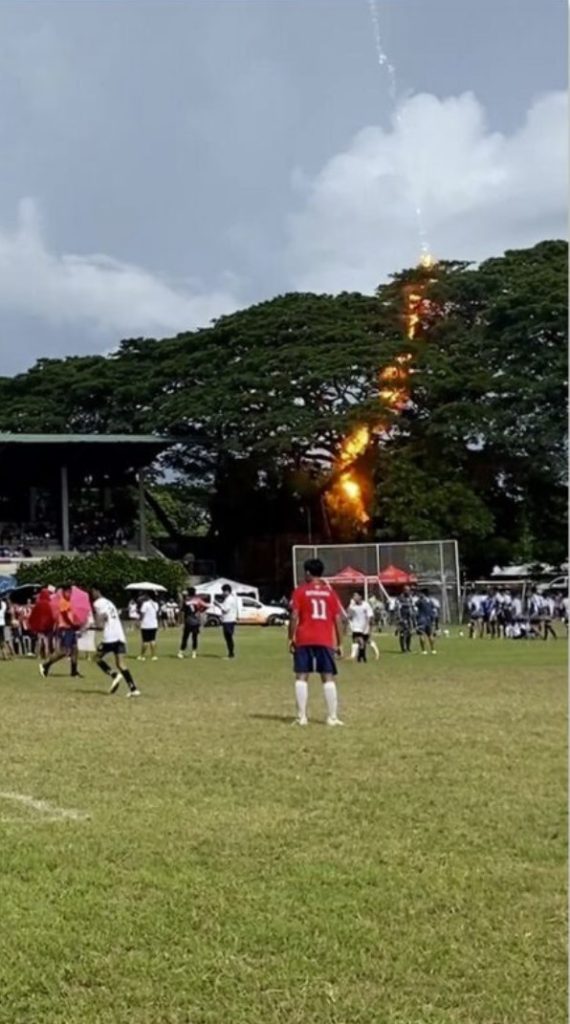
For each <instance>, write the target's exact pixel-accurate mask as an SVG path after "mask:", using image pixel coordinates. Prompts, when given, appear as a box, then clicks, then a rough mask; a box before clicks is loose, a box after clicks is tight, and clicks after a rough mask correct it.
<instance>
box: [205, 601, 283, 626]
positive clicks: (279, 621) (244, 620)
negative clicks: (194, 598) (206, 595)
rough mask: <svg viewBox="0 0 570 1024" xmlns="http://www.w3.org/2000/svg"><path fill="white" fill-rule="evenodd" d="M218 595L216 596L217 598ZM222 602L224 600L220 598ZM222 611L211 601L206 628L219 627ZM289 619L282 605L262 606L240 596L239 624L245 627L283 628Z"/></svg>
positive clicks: (258, 602) (257, 602) (206, 617)
mask: <svg viewBox="0 0 570 1024" xmlns="http://www.w3.org/2000/svg"><path fill="white" fill-rule="evenodd" d="M217 596H218V595H216V597H217ZM220 600H222V598H221V597H220ZM221 618H222V610H221V608H220V606H219V604H217V603H216V601H215V600H213V601H210V602H209V604H208V608H207V610H206V612H205V625H206V626H219V625H220V622H221ZM288 619H289V612H288V611H287V609H286V608H282V607H281V606H280V605H272V604H262V602H261V601H256V600H255V598H253V597H240V596H239V595H238V619H237V621H238V624H239V625H244V626H283V625H284V624H285V623H286V622H287V621H288Z"/></svg>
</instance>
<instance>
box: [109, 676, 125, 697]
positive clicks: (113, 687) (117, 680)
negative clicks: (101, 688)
mask: <svg viewBox="0 0 570 1024" xmlns="http://www.w3.org/2000/svg"><path fill="white" fill-rule="evenodd" d="M122 681H123V677H122V675H121V673H120V672H117V675H116V676H113V682H112V683H111V688H110V690H109V693H116V692H117V690H118V689H119V686H120V685H121V683H122Z"/></svg>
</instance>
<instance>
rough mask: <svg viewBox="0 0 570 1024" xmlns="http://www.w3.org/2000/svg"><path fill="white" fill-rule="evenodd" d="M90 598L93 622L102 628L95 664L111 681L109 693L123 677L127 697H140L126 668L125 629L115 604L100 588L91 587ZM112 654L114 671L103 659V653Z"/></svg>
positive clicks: (114, 689) (113, 690) (117, 687)
mask: <svg viewBox="0 0 570 1024" xmlns="http://www.w3.org/2000/svg"><path fill="white" fill-rule="evenodd" d="M91 600H92V602H93V613H94V615H95V622H96V624H97V627H98V628H99V629H102V630H103V642H102V643H100V644H99V646H98V648H97V657H96V664H97V665H98V666H99V668H100V669H101V671H102V672H104V673H105V675H107V676H110V677H111V679H112V680H113V682H112V683H111V688H110V690H109V693H116V692H117V690H118V689H119V686H120V684H121V681H122V680H123V679H124V681H125V683H126V684H127V686H128V688H129V692H128V693H127V697H140V690H139V689H138V688H137V686H136V683H135V681H134V679H133V677H132V675H131V673H130V671H129V669H128V668H127V662H126V658H125V655H126V653H127V641H126V637H125V631H124V629H123V624H122V622H121V619H120V616H119V613H118V611H117V608H116V606H115V605H114V604H113V602H112V601H109V600H108V598H106V597H103V595H102V593H101V588H100V587H98V586H93V587H91ZM106 654H112V655H113V658H114V661H115V671H114V672H113V669H112V668H111V666H110V665H109V664H108V662H106V661H105V655H106Z"/></svg>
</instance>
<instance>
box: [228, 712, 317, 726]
mask: <svg viewBox="0 0 570 1024" xmlns="http://www.w3.org/2000/svg"><path fill="white" fill-rule="evenodd" d="M247 717H248V718H253V719H256V720H257V721H258V722H279V723H280V724H281V725H294V724H295V719H294V718H292V717H291V715H257V714H255V715H248V716H247ZM311 725H325V723H324V722H319V721H317V720H316V719H311Z"/></svg>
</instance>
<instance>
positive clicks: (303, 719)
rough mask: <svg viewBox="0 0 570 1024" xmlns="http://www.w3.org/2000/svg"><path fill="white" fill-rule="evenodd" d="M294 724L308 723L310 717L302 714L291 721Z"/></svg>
mask: <svg viewBox="0 0 570 1024" xmlns="http://www.w3.org/2000/svg"><path fill="white" fill-rule="evenodd" d="M291 724H292V725H308V724H309V719H308V718H307V716H306V715H300V716H298V717H297V718H295V720H294V721H293V722H292V723H291Z"/></svg>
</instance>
